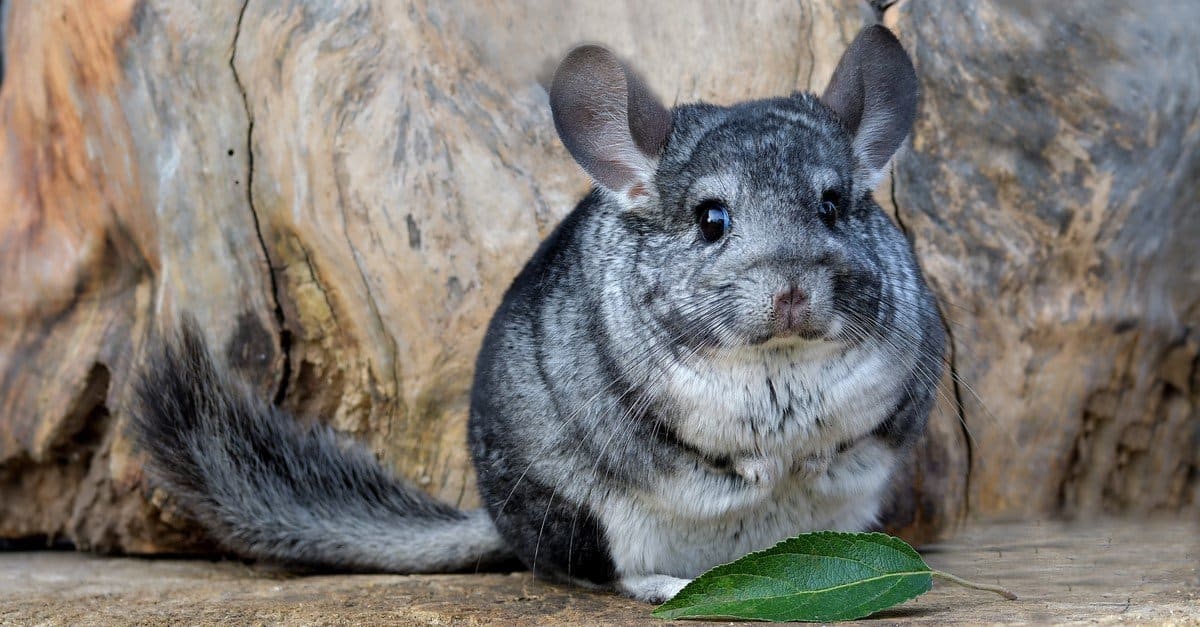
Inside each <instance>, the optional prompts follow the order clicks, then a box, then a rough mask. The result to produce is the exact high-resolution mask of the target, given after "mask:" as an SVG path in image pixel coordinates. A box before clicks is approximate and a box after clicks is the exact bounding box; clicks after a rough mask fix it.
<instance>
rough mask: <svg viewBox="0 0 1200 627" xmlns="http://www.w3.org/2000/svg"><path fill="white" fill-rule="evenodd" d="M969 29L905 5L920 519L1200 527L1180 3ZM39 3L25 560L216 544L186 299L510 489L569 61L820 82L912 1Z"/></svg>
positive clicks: (0, 513) (667, 82)
mask: <svg viewBox="0 0 1200 627" xmlns="http://www.w3.org/2000/svg"><path fill="white" fill-rule="evenodd" d="M4 4H5V5H7V4H8V3H7V2H5V3H4ZM1176 8H1177V9H1179V11H1182V12H1185V13H1186V12H1187V11H1190V12H1192V14H1194V13H1195V9H1193V8H1191V7H1188V6H1186V5H1184V6H1182V7H1176ZM951 9H953V11H951ZM947 11H950V12H949V13H945V14H943V13H940V12H935V11H933V10H932V8H931V7H930V5H928V4H926V3H921V2H917V1H915V0H914V1H912V2H904V3H900V4H898V5H893V6H892V7H890V8H888V9H887V11H886V12H885V13H884V19H885V20H886V21H887V22H888V23H889V24H890V25H892V26H893V27H894V28H896V29H897V30H898V32H900V34H901V35H902V37H903V38H904V40H905V42H906V43H907V45H908V46H909V47H910V49H911V50H912V51H913V53H914V56H915V57H916V61H917V65H918V72H919V74H920V75H921V78H922V82H923V90H924V96H923V98H924V99H923V104H922V110H921V114H920V116H919V121H918V124H917V127H916V130H915V136H914V139H913V142H912V147H911V149H910V150H907V151H906V152H904V153H902V154H901V156H900V157H899V160H898V162H897V166H896V171H895V176H894V177H893V180H894V183H892V182H889V183H886V184H885V185H884V187H883V188H881V193H880V194H879V198H880V200H881V201H883V202H884V204H886V205H887V206H888V208H889V211H891V212H893V214H894V215H895V216H896V217H897V219H898V221H899V222H900V223H901V225H902V226H903V227H904V228H905V229H906V231H907V232H908V234H909V235H910V237H911V238H912V240H913V242H914V245H915V247H916V249H917V251H918V253H919V254H920V256H921V258H922V261H923V263H924V265H925V266H926V268H927V269H928V270H929V274H930V278H931V281H932V282H933V283H934V284H935V286H936V287H937V289H938V291H939V293H940V294H941V295H942V296H943V297H944V301H945V302H944V311H945V312H946V314H947V317H948V318H949V320H950V324H949V330H950V331H951V333H952V335H953V337H954V340H955V341H954V353H953V354H952V355H948V356H947V358H948V359H949V361H950V363H951V365H952V367H953V371H954V373H955V374H956V375H957V379H954V378H951V377H949V376H948V377H947V378H946V379H945V380H944V382H943V385H942V393H941V395H940V398H939V403H938V407H937V409H936V410H935V414H934V416H933V418H932V421H931V426H930V429H929V433H928V435H927V437H926V439H925V440H924V441H923V442H922V443H921V445H920V446H919V447H918V448H917V449H916V450H914V452H913V455H912V457H911V459H910V460H909V465H908V467H907V468H906V469H905V471H904V477H905V480H904V482H903V486H902V488H901V489H900V490H898V492H897V494H896V495H895V496H894V498H893V500H892V508H891V514H890V519H891V521H892V528H893V529H896V530H900V531H901V532H902V533H903V534H904V535H905V536H906V537H909V538H912V539H916V540H921V541H924V540H929V539H932V538H936V537H938V536H939V535H944V533H945V532H946V531H947V530H949V529H952V528H953V527H954V525H955V524H956V522H958V521H960V520H961V519H962V518H963V517H964V516H965V515H967V514H968V512H976V513H984V514H1012V515H1020V516H1030V515H1035V514H1044V513H1058V512H1067V513H1078V514H1080V515H1086V514H1088V513H1089V512H1094V511H1098V510H1106V511H1108V510H1111V511H1134V512H1142V511H1149V510H1163V511H1169V512H1187V513H1189V514H1192V513H1194V512H1196V511H1197V508H1200V498H1197V496H1198V491H1200V480H1197V470H1196V468H1197V465H1198V462H1197V452H1196V451H1197V449H1200V428H1198V427H1197V424H1198V423H1200V420H1197V410H1196V407H1197V391H1198V390H1200V385H1198V384H1197V377H1198V375H1197V374H1196V369H1197V368H1196V354H1197V342H1198V341H1200V339H1198V336H1197V335H1196V331H1195V329H1196V328H1200V326H1198V325H1197V323H1198V322H1200V313H1198V307H1197V304H1196V302H1197V297H1196V295H1197V294H1198V293H1200V289H1197V287H1198V285H1197V270H1196V264H1195V261H1194V256H1190V255H1189V254H1188V253H1189V251H1188V250H1187V248H1188V246H1187V244H1188V242H1193V241H1197V238H1196V230H1197V217H1196V216H1197V212H1196V211H1195V206H1196V191H1195V189H1194V186H1191V185H1189V182H1190V181H1191V180H1192V179H1194V178H1195V177H1194V175H1195V174H1197V173H1198V169H1197V167H1198V166H1197V164H1196V158H1195V156H1194V155H1195V154H1197V152H1196V150H1195V145H1196V132H1197V128H1196V127H1197V124H1196V122H1195V120H1196V119H1197V117H1196V113H1197V111H1198V110H1200V105H1198V104H1197V102H1198V98H1197V84H1200V79H1198V78H1197V77H1196V76H1194V74H1195V72H1196V70H1195V68H1194V67H1192V66H1189V65H1187V64H1186V63H1185V62H1184V61H1183V59H1185V58H1189V57H1187V55H1188V54H1192V53H1195V52H1197V50H1196V45H1197V44H1196V43H1195V42H1193V41H1191V40H1190V39H1187V38H1181V37H1180V36H1178V35H1179V33H1181V32H1182V31H1180V30H1178V29H1181V28H1183V27H1182V26H1180V27H1178V28H1177V30H1175V31H1171V30H1170V29H1168V31H1167V32H1168V35H1169V36H1168V37H1167V38H1166V39H1164V40H1163V41H1161V42H1158V43H1153V41H1152V40H1151V39H1147V37H1145V32H1143V31H1144V28H1143V26H1142V25H1143V24H1149V23H1153V24H1157V23H1159V22H1162V23H1167V22H1169V21H1170V19H1172V18H1171V16H1170V15H1169V12H1168V11H1167V10H1165V9H1164V10H1158V9H1155V10H1152V11H1149V10H1148V11H1147V15H1146V16H1129V15H1125V14H1122V13H1120V12H1118V13H1114V14H1111V15H1110V14H1106V13H1104V12H1098V11H1092V12H1090V14H1089V15H1086V16H1085V15H1079V14H1078V13H1080V12H1081V10H1076V9H1073V8H1071V6H1070V5H1063V6H1062V7H1059V6H1058V5H1054V7H1047V8H1041V9H1035V8H1031V7H1024V6H1023V5H1021V6H1017V7H1015V8H1014V7H1008V6H1002V5H999V4H996V5H992V4H989V3H984V4H983V5H981V6H979V7H975V6H974V5H972V7H967V6H954V7H949V8H948V9H947ZM1073 11H1074V12H1073ZM7 12H8V16H7V20H6V22H5V24H4V28H3V33H4V59H5V61H6V67H5V73H4V76H3V83H2V84H0V128H3V131H4V132H0V538H20V537H34V538H40V539H46V540H47V541H55V540H66V541H69V542H72V543H75V544H77V545H78V546H82V547H88V548H93V549H97V550H121V551H129V552H162V551H190V550H210V549H211V547H208V546H207V545H205V544H204V543H203V541H202V539H201V538H200V537H199V536H198V534H197V533H196V530H195V529H194V527H192V526H191V524H190V523H188V521H186V520H185V519H183V518H181V517H180V516H179V515H178V513H177V512H175V511H174V510H173V508H172V504H171V500H170V498H169V495H163V494H161V493H157V492H155V491H154V490H153V489H152V488H151V487H149V486H146V485H145V484H144V483H143V478H142V476H141V472H140V466H139V457H138V455H139V454H138V452H137V451H136V450H134V449H133V447H132V444H131V442H130V441H129V439H128V437H127V435H126V433H125V422H126V420H127V415H126V412H125V399H126V395H127V390H128V386H129V383H130V377H131V373H132V372H133V369H134V368H135V367H136V365H137V364H138V361H139V359H140V355H141V353H142V351H143V350H144V348H145V345H146V342H147V341H148V340H149V338H150V337H151V336H152V334H153V333H154V332H155V331H156V330H160V329H164V328H170V327H171V326H172V325H173V324H174V321H175V320H176V319H177V317H178V315H179V313H180V312H182V311H185V310H186V311H191V312H193V313H194V314H195V315H196V316H197V317H198V318H199V319H200V321H201V324H202V325H203V326H204V328H205V330H206V332H207V333H208V336H209V339H210V341H211V342H212V343H213V344H214V345H215V346H217V347H218V348H219V349H220V351H221V352H222V354H223V355H224V357H225V358H226V359H227V360H228V361H229V362H230V364H231V365H232V366H233V367H235V368H236V369H237V370H238V371H239V372H241V373H242V375H243V376H245V377H246V378H247V379H248V380H250V381H251V382H252V383H253V384H254V385H255V387H256V388H257V389H258V390H259V391H260V393H261V394H263V395H264V396H265V397H267V398H271V399H273V400H275V401H276V402H278V403H279V404H281V405H282V406H283V407H285V408H287V409H289V410H291V411H292V412H294V413H295V414H296V415H297V416H298V418H299V419H301V420H322V421H327V422H330V423H331V424H333V425H334V426H335V427H336V428H338V429H339V430H342V431H345V432H348V433H351V434H354V435H355V436H356V437H358V438H360V439H362V440H364V441H365V442H367V443H368V445H369V446H370V447H371V448H372V449H373V450H374V451H375V452H376V453H377V454H378V455H379V456H380V457H381V458H382V459H383V460H384V461H385V462H386V463H387V464H389V465H390V466H392V467H394V468H396V469H397V471H398V472H399V473H400V474H402V475H404V476H406V477H408V478H410V479H412V480H413V481H415V482H416V483H418V484H419V485H421V486H422V487H423V488H424V489H426V490H428V491H430V492H431V493H433V494H435V495H437V496H438V497H440V498H443V499H446V500H448V501H452V502H456V503H459V504H461V505H464V506H469V505H473V504H475V503H476V496H475V492H474V487H473V478H472V475H471V472H470V469H469V463H468V457H467V452H466V448H465V445H464V430H465V422H466V406H467V392H468V386H469V384H470V375H471V372H472V366H473V360H474V354H475V351H476V350H477V348H478V345H479V342H480V339H481V337H482V334H483V328H484V325H485V324H486V322H487V319H488V317H489V316H490V314H491V311H492V309H493V308H494V307H495V306H496V305H497V304H498V302H499V299H500V296H501V294H502V293H503V290H504V289H505V288H506V287H507V285H508V282H509V281H510V280H511V277H512V276H514V275H515V273H516V272H517V270H518V269H519V268H520V266H521V264H522V263H523V262H524V260H525V259H526V258H527V256H528V255H529V254H530V253H531V252H532V250H533V249H534V247H535V246H536V245H537V243H538V241H540V239H541V238H542V237H544V236H545V235H546V234H547V233H548V232H549V231H550V230H551V229H552V228H553V227H554V225H555V224H556V223H557V221H558V220H559V219H560V218H561V217H562V216H563V215H565V214H566V212H567V211H569V210H570V208H571V207H572V205H573V204H574V202H575V201H576V200H577V199H578V198H579V196H580V195H581V194H582V193H583V192H584V191H585V190H586V188H587V181H586V178H585V177H584V175H583V174H582V172H581V171H580V170H579V169H578V168H577V167H576V166H575V165H574V164H573V163H572V162H571V160H570V158H569V156H568V155H567V153H566V151H565V150H564V149H563V148H562V146H561V145H560V144H559V142H558V140H557V138H556V137H555V135H554V131H553V124H552V121H551V119H550V114H549V107H548V101H547V96H546V91H545V85H546V82H547V80H548V78H549V76H550V73H551V71H552V69H553V67H554V63H555V62H556V60H557V59H558V58H559V57H560V56H561V55H562V54H563V53H564V52H565V51H566V50H567V49H569V47H570V46H571V45H573V44H575V43H579V42H583V41H599V42H604V43H606V44H608V45H610V46H611V47H613V48H614V49H615V50H617V51H618V52H619V53H620V54H622V55H623V56H624V57H626V58H628V59H630V60H631V61H632V62H633V63H634V64H635V65H636V66H637V67H638V68H639V69H641V70H642V72H643V74H644V75H645V77H646V79H647V81H648V83H649V84H650V85H652V86H653V87H655V88H656V89H657V90H658V91H659V93H660V94H661V95H662V96H663V98H664V99H665V100H666V101H668V102H686V101H693V100H697V99H704V100H710V101H714V102H718V103H729V102H735V101H738V100H743V99H747V98H754V97H763V96H771V95H779V94H786V93H789V92H791V91H793V90H795V89H817V90H819V89H820V88H821V87H822V86H823V85H824V82H825V81H826V80H827V78H828V76H829V74H831V73H832V70H833V67H834V65H835V64H836V61H837V59H838V56H839V55H840V54H841V52H842V50H843V49H844V47H845V45H846V44H847V43H848V42H849V41H850V39H851V38H852V37H853V36H854V34H855V33H856V32H857V30H858V29H859V28H860V27H861V26H863V25H864V24H866V23H870V22H872V21H874V20H875V19H876V15H877V13H876V11H875V10H874V9H872V8H871V7H870V6H868V4H867V3H861V4H858V3H850V2H834V1H829V2H812V3H797V4H793V5H787V6H783V5H776V4H765V3H753V2H734V3H727V2H705V3H690V2H689V3H678V4H675V3H649V4H648V3H637V2H612V1H607V2H591V1H589V2H583V1H572V2H549V1H541V0H539V1H537V2H532V3H527V2H501V3H490V4H486V5H483V4H481V3H475V2H466V1H460V0H451V1H449V2H423V1H419V0H418V1H414V2H410V3H399V2H385V1H377V2H373V1H367V0H347V1H345V2H338V3H301V2H264V1H262V0H249V1H247V2H244V3H243V2H229V1H223V2H212V3H188V2H180V1H178V0H141V1H137V2H135V1H133V0H122V1H119V2H107V3H72V2H68V1H66V0H45V1H42V2H36V3H35V2H25V3H12V5H11V6H7ZM966 16H972V17H970V20H968V19H967V17H966ZM1135 17H1136V18H1137V19H1134V18H1135ZM1177 17H1178V16H1177V15H1176V16H1174V18H1177ZM1139 20H1141V21H1139ZM1145 20H1157V21H1155V22H1146V21H1145ZM1074 23H1079V24H1082V25H1084V26H1086V28H1084V27H1079V28H1076V27H1071V26H1069V25H1070V24H1074ZM1175 23H1181V24H1182V23H1186V21H1179V20H1177V19H1176V22H1175ZM1171 33H1175V34H1174V35H1172V34H1171ZM1072 37H1073V38H1074V39H1072ZM1064 38H1066V39H1064ZM1060 40H1063V41H1070V42H1073V43H1072V45H1074V46H1075V48H1073V49H1072V50H1074V51H1073V52H1071V51H1069V52H1067V53H1059V52H1058V50H1057V48H1055V47H1054V45H1051V43H1053V42H1058V41H1060ZM1048 42H1049V43H1048ZM1147 42H1151V43H1153V45H1151V43H1147ZM1034 44H1037V45H1034ZM1055 45H1057V44H1055ZM1148 45H1149V46H1150V47H1149V48H1146V46H1148ZM1154 46H1158V47H1154ZM1193 56H1195V55H1193ZM1156 64H1157V65H1156ZM1158 65H1161V66H1162V67H1158ZM1193 65H1194V64H1193ZM1189 72H1190V74H1189ZM1081 77H1082V78H1081ZM1082 79H1086V80H1082ZM1127 84H1128V85H1134V86H1136V87H1137V89H1134V90H1123V89H1122V86H1123V85H1127ZM1146 94H1155V97H1154V98H1150V97H1149V96H1147V95H1146ZM964 424H965V426H966V427H967V429H966V430H964V427H963V425H964ZM967 431H969V435H970V437H968V435H967ZM968 472H969V475H970V476H969V478H968Z"/></svg>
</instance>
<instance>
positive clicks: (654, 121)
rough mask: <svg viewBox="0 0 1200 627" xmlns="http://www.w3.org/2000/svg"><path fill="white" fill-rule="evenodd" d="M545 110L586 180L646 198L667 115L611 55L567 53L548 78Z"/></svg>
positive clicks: (590, 50) (592, 50)
mask: <svg viewBox="0 0 1200 627" xmlns="http://www.w3.org/2000/svg"><path fill="white" fill-rule="evenodd" d="M550 109H551V111H552V112H553V113H554V127H555V128H556V129H558V136H559V137H560V138H562V142H563V144H564V145H566V147H567V150H568V151H570V153H571V156H572V157H574V158H575V161H577V162H578V163H579V165H581V166H583V169H584V170H586V171H587V173H588V174H589V175H591V177H592V180H594V181H596V183H598V184H600V185H601V186H603V187H604V188H605V189H608V190H609V191H612V192H614V193H616V194H618V195H620V196H622V197H624V198H625V199H627V200H633V199H635V198H637V197H639V196H646V195H649V194H650V193H651V189H652V188H651V186H650V185H649V183H650V179H651V177H652V176H653V175H654V170H655V168H656V167H657V166H658V158H659V157H660V156H661V153H662V149H663V146H665V145H666V142H667V135H668V134H669V133H670V132H671V112H670V111H669V110H667V108H666V107H664V106H663V105H662V103H660V102H659V101H658V99H657V98H655V96H654V94H652V93H651V92H650V90H649V89H648V88H647V87H646V85H645V84H644V83H642V80H641V79H640V78H639V77H638V76H637V74H635V73H634V72H633V70H631V69H629V67H627V66H626V65H625V64H623V63H621V61H620V60H619V59H617V57H616V55H614V54H613V53H612V52H610V51H608V50H607V49H605V48H602V47H600V46H580V47H578V48H575V49H574V50H572V51H571V52H570V54H568V55H567V57H566V58H565V59H563V61H562V63H560V64H559V66H558V70H557V71H556V72H555V73H554V84H553V85H552V86H551V87H550Z"/></svg>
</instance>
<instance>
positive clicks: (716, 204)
mask: <svg viewBox="0 0 1200 627" xmlns="http://www.w3.org/2000/svg"><path fill="white" fill-rule="evenodd" d="M696 223H697V224H699V225H700V236H701V237H703V238H704V241H706V242H708V243H710V244H711V243H713V242H715V241H717V240H719V239H721V238H722V237H725V234H726V233H728V232H729V209H728V208H727V207H726V206H725V203H723V202H721V201H719V200H706V201H704V202H702V203H700V204H698V205H696Z"/></svg>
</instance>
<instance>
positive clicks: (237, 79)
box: [229, 0, 292, 405]
mask: <svg viewBox="0 0 1200 627" xmlns="http://www.w3.org/2000/svg"><path fill="white" fill-rule="evenodd" d="M249 6H250V0H245V2H243V3H242V7H241V9H240V10H239V11H238V18H237V23H236V24H235V26H234V31H233V44H232V45H231V46H230V51H229V69H230V71H232V72H233V82H234V83H235V84H236V85H237V88H238V93H239V94H240V95H241V97H242V106H243V107H244V108H245V110H246V204H247V206H249V208H250V216H251V218H252V220H253V222H254V235H255V237H257V238H258V244H259V246H260V247H261V248H262V252H263V258H264V259H265V260H266V262H267V280H268V281H269V282H270V285H271V300H272V303H273V304H274V306H275V311H274V312H273V313H274V315H275V323H276V324H277V325H278V326H279V352H280V355H281V357H282V360H283V369H282V370H283V372H282V374H281V375H280V377H279V387H278V388H276V390H275V394H274V396H273V397H272V402H273V403H274V404H275V405H279V404H280V403H282V402H283V399H284V397H285V396H286V395H287V388H288V379H290V378H291V375H292V362H291V348H292V332H291V331H289V330H288V328H287V320H286V319H285V318H284V315H283V304H282V302H281V301H280V298H279V282H278V281H277V280H276V279H275V264H274V263H272V261H271V251H270V249H269V248H268V247H267V241H266V238H264V237H263V230H262V224H261V222H260V220H259V217H258V210H257V208H256V207H255V206H254V112H253V111H251V109H250V100H249V97H248V96H247V95H246V86H245V85H244V84H243V83H242V77H241V75H240V74H238V70H237V47H238V41H239V40H240V39H241V37H242V20H243V19H245V17H246V8H247V7H249Z"/></svg>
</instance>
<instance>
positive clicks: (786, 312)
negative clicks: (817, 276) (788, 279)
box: [775, 285, 808, 329]
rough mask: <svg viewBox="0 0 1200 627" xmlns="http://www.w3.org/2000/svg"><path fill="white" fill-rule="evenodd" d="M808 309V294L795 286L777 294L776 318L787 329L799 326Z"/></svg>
mask: <svg viewBox="0 0 1200 627" xmlns="http://www.w3.org/2000/svg"><path fill="white" fill-rule="evenodd" d="M807 307H808V294H805V293H804V290H801V289H800V288H798V287H796V286H794V285H793V286H791V287H790V288H788V289H785V290H780V291H779V292H778V293H776V294H775V318H776V319H777V320H778V321H779V326H781V327H783V328H785V329H794V328H796V327H797V326H799V324H800V320H801V318H803V317H804V310H805V309H806V308H807Z"/></svg>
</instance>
